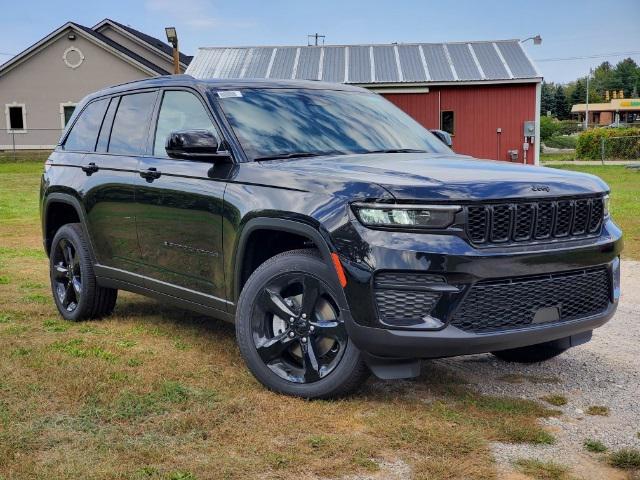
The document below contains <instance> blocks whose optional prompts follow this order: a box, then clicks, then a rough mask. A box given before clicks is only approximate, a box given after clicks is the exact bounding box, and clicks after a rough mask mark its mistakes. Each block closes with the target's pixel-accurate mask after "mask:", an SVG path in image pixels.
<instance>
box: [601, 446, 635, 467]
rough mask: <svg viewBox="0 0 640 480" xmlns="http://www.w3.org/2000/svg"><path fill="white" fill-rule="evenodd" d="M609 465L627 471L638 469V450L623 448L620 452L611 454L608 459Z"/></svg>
mask: <svg viewBox="0 0 640 480" xmlns="http://www.w3.org/2000/svg"><path fill="white" fill-rule="evenodd" d="M609 463H610V464H611V465H613V466H614V467H618V468H624V469H629V470H633V469H637V468H640V450H636V449H635V448H623V449H622V450H618V451H617V452H613V453H612V454H611V456H610V457H609Z"/></svg>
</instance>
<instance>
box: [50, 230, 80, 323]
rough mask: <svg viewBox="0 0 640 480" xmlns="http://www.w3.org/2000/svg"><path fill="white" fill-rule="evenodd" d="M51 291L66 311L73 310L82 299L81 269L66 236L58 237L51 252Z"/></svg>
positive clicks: (74, 251)
mask: <svg viewBox="0 0 640 480" xmlns="http://www.w3.org/2000/svg"><path fill="white" fill-rule="evenodd" d="M52 256H53V258H52V261H53V279H52V282H53V291H54V294H55V295H56V296H57V298H58V302H59V304H60V305H62V307H63V308H64V309H65V310H66V311H67V312H73V311H74V310H75V309H76V308H78V305H79V304H80V300H81V299H82V271H81V269H80V257H79V255H78V252H77V251H76V248H75V247H74V246H73V244H72V243H71V242H70V241H69V240H67V239H66V238H62V239H60V241H59V242H58V244H57V245H56V246H55V249H54V251H53V252H52Z"/></svg>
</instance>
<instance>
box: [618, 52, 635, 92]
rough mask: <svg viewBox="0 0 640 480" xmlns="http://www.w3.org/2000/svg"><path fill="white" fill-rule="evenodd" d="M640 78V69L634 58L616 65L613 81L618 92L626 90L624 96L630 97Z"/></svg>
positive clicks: (626, 59)
mask: <svg viewBox="0 0 640 480" xmlns="http://www.w3.org/2000/svg"><path fill="white" fill-rule="evenodd" d="M638 78H640V68H638V64H637V63H636V62H634V61H633V59H632V58H625V59H624V60H622V61H621V62H620V63H618V64H617V65H616V68H615V70H614V71H613V79H614V83H615V84H616V88H617V89H618V90H624V96H625V97H630V96H631V92H632V91H633V88H634V87H635V85H636V82H637V81H638Z"/></svg>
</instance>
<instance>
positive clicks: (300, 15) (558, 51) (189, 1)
mask: <svg viewBox="0 0 640 480" xmlns="http://www.w3.org/2000/svg"><path fill="white" fill-rule="evenodd" d="M2 3H3V4H4V5H3V6H2V15H1V16H0V27H1V29H2V31H3V32H5V33H4V34H3V41H2V44H1V46H0V63H4V62H5V61H7V60H8V59H9V58H11V56H12V55H13V54H16V53H18V52H20V51H22V50H24V49H25V48H27V47H29V46H30V45H32V44H33V43H35V42H37V41H38V40H40V39H41V38H42V37H44V36H45V35H47V34H48V33H50V32H52V31H53V30H55V29H56V28H57V27H59V26H60V25H62V24H64V23H65V22H67V21H69V20H71V21H74V22H77V23H80V24H83V25H86V26H90V27H91V26H93V25H95V24H96V23H98V22H99V21H100V20H102V19H104V18H107V17H108V18H112V19H113V20H116V21H119V22H121V23H124V24H127V25H130V26H132V27H134V28H136V29H138V30H141V31H143V32H145V33H147V34H149V35H153V36H155V37H158V38H161V39H163V40H164V39H165V38H166V37H165V34H164V27H165V26H169V25H173V26H175V27H176V28H177V30H178V37H179V39H180V49H181V50H182V51H183V52H185V53H187V54H189V55H193V54H195V53H196V50H197V48H198V47H201V46H222V45H225V46H246V45H306V44H307V35H308V34H312V33H316V32H318V33H320V34H323V35H325V36H326V38H325V42H326V44H352V43H391V42H399V43H402V42H447V41H466V40H498V39H512V38H518V39H525V38H527V37H530V36H533V35H536V34H540V35H541V36H542V45H534V44H533V42H532V41H528V42H526V43H525V44H524V45H525V49H526V50H527V52H528V53H529V56H530V57H531V58H532V59H534V61H535V63H536V65H537V66H538V70H539V71H540V73H541V74H542V75H543V76H544V77H545V79H546V80H547V81H553V82H563V83H564V82H569V81H571V80H574V79H576V78H577V77H582V76H585V75H586V74H587V72H588V70H589V68H590V67H592V66H593V67H595V66H596V65H599V64H600V63H601V62H602V61H605V60H608V61H609V62H611V63H613V64H615V63H617V62H619V61H620V60H622V59H623V58H625V57H631V58H633V59H634V60H635V61H636V62H638V63H640V26H639V24H638V19H639V18H640V0H616V1H609V2H607V1H603V0H599V1H592V0H571V1H568V0H529V1H522V0H513V1H508V0H503V1H497V0H486V1H472V0H460V1H447V0H439V1H432V0H394V1H386V0H384V1H372V0H368V1H361V0H357V1H350V0H321V1H309V0H298V1H289V0H287V1H285V0H263V1H260V0H231V1H229V0H227V1H219V0H130V1H127V0H109V1H106V2H105V1H101V2H95V3H94V2H90V1H87V0H65V1H64V2H61V1H56V0H27V1H22V2H16V1H11V0H2ZM616 53H627V54H626V55H613V54H616ZM589 56H598V58H575V57H589ZM570 58H571V59H570ZM549 59H552V60H549ZM555 59H560V60H555Z"/></svg>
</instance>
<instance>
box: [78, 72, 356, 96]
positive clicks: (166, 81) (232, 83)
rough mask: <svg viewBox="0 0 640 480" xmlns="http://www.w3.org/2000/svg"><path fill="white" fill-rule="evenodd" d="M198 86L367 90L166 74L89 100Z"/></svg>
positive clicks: (306, 82)
mask: <svg viewBox="0 0 640 480" xmlns="http://www.w3.org/2000/svg"><path fill="white" fill-rule="evenodd" d="M167 86H170V87H198V86H203V87H205V88H213V89H215V90H237V89H244V88H263V89H266V88H269V89H277V88H304V89H310V90H343V91H363V92H366V91H367V90H365V89H363V88H360V87H357V86H354V85H344V84H343V85H341V84H338V83H328V82H319V81H312V80H276V79H270V80H267V79H256V78H247V79H243V80H238V79H198V78H194V77H192V76H191V75H186V74H183V75H166V76H161V77H151V78H144V79H142V80H134V81H131V82H127V83H121V84H119V85H113V86H110V87H106V88H103V89H102V90H99V91H97V92H95V93H93V94H91V95H90V96H89V97H87V98H88V100H90V99H93V98H96V97H102V96H104V95H110V94H113V93H121V92H126V91H129V90H134V89H141V88H158V87H167Z"/></svg>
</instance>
